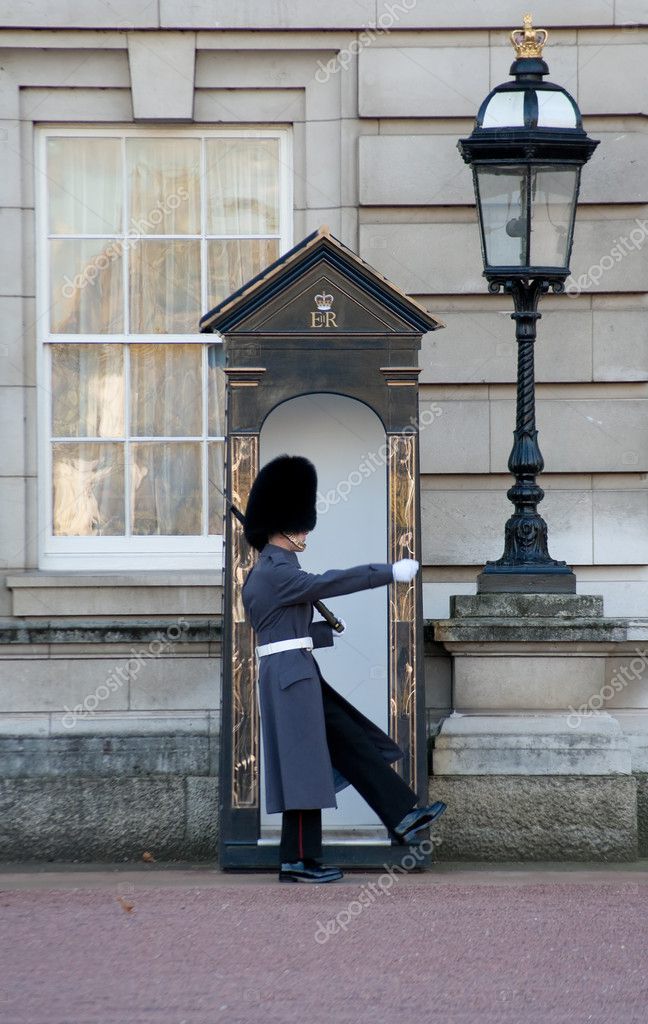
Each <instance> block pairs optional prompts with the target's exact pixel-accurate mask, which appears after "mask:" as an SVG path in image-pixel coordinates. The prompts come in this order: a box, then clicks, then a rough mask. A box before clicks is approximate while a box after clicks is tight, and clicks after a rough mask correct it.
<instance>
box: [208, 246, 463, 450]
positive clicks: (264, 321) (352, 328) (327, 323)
mask: <svg viewBox="0 0 648 1024" xmlns="http://www.w3.org/2000/svg"><path fill="white" fill-rule="evenodd" d="M443 326H444V325H443V323H442V322H441V321H440V320H438V319H437V318H436V317H434V316H432V315H431V313H428V311H427V310H426V309H424V307H423V306H421V305H419V303H418V302H416V301H415V300H414V299H411V298H410V297H409V296H408V295H406V294H405V293H404V292H403V291H402V290H401V289H400V288H398V287H397V285H395V284H393V283H392V282H391V281H388V280H387V279H386V278H385V277H383V276H382V275H381V274H379V273H378V272H377V271H376V270H374V269H373V268H372V267H371V266H369V264H368V263H366V262H365V261H364V260H363V259H361V258H360V257H359V256H357V255H356V254H355V253H354V252H353V251H352V250H351V249H349V248H348V247H347V246H346V245H344V244H343V243H342V242H340V241H339V240H338V239H337V238H334V237H333V236H332V235H331V234H330V232H329V230H328V228H326V227H322V228H320V229H319V230H318V231H315V232H314V233H313V234H311V235H309V236H308V237H307V238H305V239H304V240H303V241H302V242H300V243H299V244H298V245H296V246H295V247H294V248H293V249H291V250H290V251H289V252H287V253H285V254H284V255H283V256H281V257H280V258H279V259H278V260H276V261H275V262H274V263H272V264H271V265H270V266H269V267H267V268H266V269H265V270H264V271H262V272H261V273H260V274H258V275H257V276H256V277H255V278H253V279H252V280H251V281H249V282H247V284H245V285H243V286H242V287H241V288H239V289H238V291H236V292H234V293H233V294H232V295H230V296H229V298H227V299H225V300H224V301H223V302H221V303H220V304H219V305H218V306H216V307H215V308H214V309H212V310H211V311H210V312H209V313H206V314H205V316H203V317H202V318H201V321H200V330H201V332H203V333H217V334H220V335H221V336H222V337H223V339H224V341H225V346H224V352H223V354H222V355H223V358H222V363H223V365H224V367H225V370H226V372H227V374H228V378H229V380H230V384H232V385H234V386H237V385H238V386H240V387H242V386H245V385H246V384H250V385H252V384H253V383H254V382H256V383H259V378H260V376H261V375H262V376H263V387H262V388H261V389H260V390H259V391H258V392H257V394H256V395H255V397H254V399H253V400H251V396H249V397H248V399H247V400H246V401H245V402H244V403H239V402H238V401H237V400H234V402H233V406H232V408H231V412H232V416H233V421H232V422H231V423H230V427H231V429H234V430H237V429H243V430H245V429H252V428H253V427H254V426H255V423H254V420H257V421H258V420H262V419H263V417H264V415H265V414H267V413H268V412H269V411H270V409H271V408H272V405H273V404H277V402H279V401H281V400H284V399H285V398H287V397H292V396H294V395H296V394H303V393H305V392H309V391H310V392H312V391H329V392H336V393H340V394H345V395H348V396H350V397H355V398H358V399H360V400H361V401H364V402H366V403H367V404H368V405H370V406H371V407H372V408H373V409H374V410H375V411H376V413H377V414H378V415H379V416H380V417H381V419H382V420H383V423H384V424H385V428H386V429H387V430H389V429H392V430H398V429H402V421H403V414H404V412H405V404H408V405H409V403H404V402H403V401H399V400H396V399H395V398H394V397H393V392H392V389H391V388H390V387H386V385H398V384H403V385H405V384H409V385H410V386H411V385H414V386H416V383H417V377H418V373H419V372H420V370H419V367H418V352H419V349H420V345H421V337H422V335H423V334H424V333H426V332H427V331H434V330H437V329H438V328H439V327H443ZM390 392H392V394H390ZM403 397H404V396H403ZM409 415H411V410H410V412H409Z"/></svg>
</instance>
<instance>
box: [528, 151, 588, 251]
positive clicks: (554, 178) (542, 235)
mask: <svg viewBox="0 0 648 1024" xmlns="http://www.w3.org/2000/svg"><path fill="white" fill-rule="evenodd" d="M578 174H579V172H578V169H577V168H576V167H566V168H564V169H563V170H557V169H556V168H553V167H552V168H542V169H540V168H539V169H538V170H537V171H536V170H535V169H532V170H531V203H532V209H531V226H532V235H531V262H532V263H533V264H534V265H535V266H537V267H566V266H568V264H569V252H568V251H567V250H568V248H569V232H570V228H571V217H572V209H573V203H574V192H575V190H576V183H577V181H578Z"/></svg>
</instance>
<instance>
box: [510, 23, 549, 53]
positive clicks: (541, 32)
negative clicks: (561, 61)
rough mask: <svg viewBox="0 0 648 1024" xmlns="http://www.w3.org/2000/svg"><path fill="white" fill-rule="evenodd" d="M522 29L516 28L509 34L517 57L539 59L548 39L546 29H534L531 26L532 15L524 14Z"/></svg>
mask: <svg viewBox="0 0 648 1024" xmlns="http://www.w3.org/2000/svg"><path fill="white" fill-rule="evenodd" d="M522 20H523V21H524V28H516V29H514V30H513V32H511V42H512V43H513V46H514V47H515V52H516V54H517V56H518V57H541V56H542V47H543V46H544V45H545V43H546V42H547V39H548V38H549V33H548V32H547V30H546V28H534V27H533V25H532V24H531V22H532V20H533V19H532V15H530V14H525V15H524V18H523V19H522Z"/></svg>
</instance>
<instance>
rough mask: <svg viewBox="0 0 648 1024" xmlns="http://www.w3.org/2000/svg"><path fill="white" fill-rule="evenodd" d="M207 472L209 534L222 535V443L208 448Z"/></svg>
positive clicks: (223, 479) (212, 444)
mask: <svg viewBox="0 0 648 1024" xmlns="http://www.w3.org/2000/svg"><path fill="white" fill-rule="evenodd" d="M207 447H208V458H209V462H208V466H207V469H208V472H209V530H208V532H209V533H210V534H214V533H216V534H218V533H223V506H224V502H225V498H224V497H223V494H224V492H225V469H224V461H225V459H224V456H225V445H224V444H223V443H222V441H220V442H219V441H216V442H212V443H211V444H209V445H208V446H207Z"/></svg>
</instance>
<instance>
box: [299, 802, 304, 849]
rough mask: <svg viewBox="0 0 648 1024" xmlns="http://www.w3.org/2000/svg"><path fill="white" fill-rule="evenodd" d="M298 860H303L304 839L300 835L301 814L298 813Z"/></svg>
mask: <svg viewBox="0 0 648 1024" xmlns="http://www.w3.org/2000/svg"><path fill="white" fill-rule="evenodd" d="M299 859H300V860H303V859H304V837H303V835H302V812H301V811H300V812H299Z"/></svg>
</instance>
